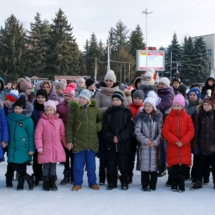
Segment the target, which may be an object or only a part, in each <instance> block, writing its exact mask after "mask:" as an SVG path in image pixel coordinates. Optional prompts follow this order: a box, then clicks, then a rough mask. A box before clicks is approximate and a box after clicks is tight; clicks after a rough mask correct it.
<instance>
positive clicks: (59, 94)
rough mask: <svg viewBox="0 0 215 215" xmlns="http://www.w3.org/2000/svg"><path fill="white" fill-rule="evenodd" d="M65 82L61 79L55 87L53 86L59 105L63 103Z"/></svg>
mask: <svg viewBox="0 0 215 215" xmlns="http://www.w3.org/2000/svg"><path fill="white" fill-rule="evenodd" d="M66 85H67V82H66V80H65V79H61V80H60V81H59V82H58V83H57V84H56V85H55V90H56V94H57V101H58V103H59V104H60V103H61V102H63V101H64V96H63V92H64V90H65V89H66Z"/></svg>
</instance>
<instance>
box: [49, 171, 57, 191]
mask: <svg viewBox="0 0 215 215" xmlns="http://www.w3.org/2000/svg"><path fill="white" fill-rule="evenodd" d="M55 181H56V176H53V175H51V176H50V181H49V183H50V184H49V186H50V189H51V190H52V191H57V190H58V188H57V186H56V184H55Z"/></svg>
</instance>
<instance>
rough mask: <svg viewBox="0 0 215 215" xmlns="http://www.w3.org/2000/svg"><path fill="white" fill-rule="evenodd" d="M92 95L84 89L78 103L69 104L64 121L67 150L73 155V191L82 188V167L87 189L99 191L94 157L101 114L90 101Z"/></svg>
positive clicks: (97, 144) (100, 127)
mask: <svg viewBox="0 0 215 215" xmlns="http://www.w3.org/2000/svg"><path fill="white" fill-rule="evenodd" d="M91 96H92V93H91V92H90V91H89V90H87V89H84V90H82V91H81V93H80V97H79V101H78V102H76V101H70V102H69V108H70V110H69V114H68V118H67V121H66V141H67V149H68V150H71V149H72V148H73V153H74V166H73V173H74V186H73V187H72V190H73V191H78V190H80V189H81V188H82V183H83V174H84V166H85V163H86V166H87V176H88V184H89V187H90V188H91V189H93V190H99V189H100V187H99V186H98V185H97V183H96V173H95V171H96V164H95V157H96V153H97V152H98V149H99V143H98V135H97V133H98V132H99V131H101V129H102V113H101V111H100V110H99V108H98V107H97V106H96V101H95V100H94V99H90V98H91Z"/></svg>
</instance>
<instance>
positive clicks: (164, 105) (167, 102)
mask: <svg viewBox="0 0 215 215" xmlns="http://www.w3.org/2000/svg"><path fill="white" fill-rule="evenodd" d="M157 94H158V97H159V98H160V99H159V100H160V101H159V103H158V104H157V106H156V108H157V109H158V110H159V111H161V112H162V113H165V111H166V110H168V109H169V108H170V107H172V102H173V99H174V97H175V94H174V90H173V88H172V87H168V88H165V89H157Z"/></svg>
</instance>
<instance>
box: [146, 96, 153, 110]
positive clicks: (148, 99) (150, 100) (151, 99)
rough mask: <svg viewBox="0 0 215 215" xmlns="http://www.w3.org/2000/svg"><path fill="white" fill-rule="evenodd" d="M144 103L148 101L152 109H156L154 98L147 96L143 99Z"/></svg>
mask: <svg viewBox="0 0 215 215" xmlns="http://www.w3.org/2000/svg"><path fill="white" fill-rule="evenodd" d="M146 103H149V104H151V105H152V107H153V109H154V110H156V98H154V97H147V98H146V99H145V100H144V104H146Z"/></svg>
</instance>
